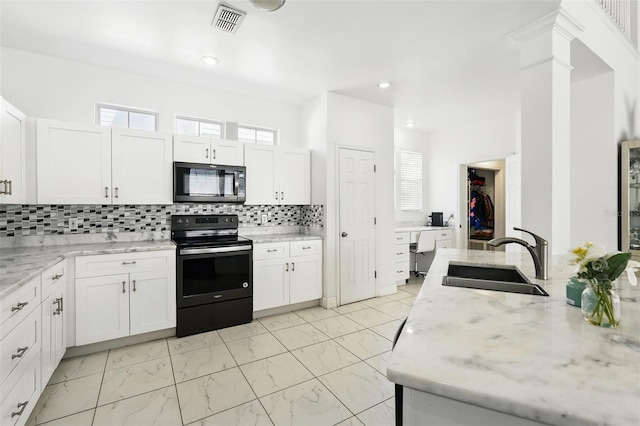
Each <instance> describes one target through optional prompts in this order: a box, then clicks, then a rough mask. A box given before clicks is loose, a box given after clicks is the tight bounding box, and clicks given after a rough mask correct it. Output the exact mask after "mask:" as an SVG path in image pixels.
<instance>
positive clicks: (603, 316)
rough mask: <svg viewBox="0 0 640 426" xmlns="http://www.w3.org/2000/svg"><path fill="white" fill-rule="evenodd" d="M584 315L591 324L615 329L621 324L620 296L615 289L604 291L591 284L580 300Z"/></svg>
mask: <svg viewBox="0 0 640 426" xmlns="http://www.w3.org/2000/svg"><path fill="white" fill-rule="evenodd" d="M580 301H581V305H582V306H581V308H580V309H582V315H583V316H584V320H585V321H586V322H588V323H589V324H593V325H599V326H600V327H612V328H615V327H617V326H618V325H619V324H620V319H621V318H622V312H621V310H620V296H618V293H616V290H615V287H613V288H612V289H610V290H604V289H602V288H601V287H599V286H597V285H592V284H589V285H587V287H586V288H585V289H584V291H583V292H582V297H581V298H580Z"/></svg>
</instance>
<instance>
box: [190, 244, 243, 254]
mask: <svg viewBox="0 0 640 426" xmlns="http://www.w3.org/2000/svg"><path fill="white" fill-rule="evenodd" d="M246 250H251V246H250V245H247V246H235V247H209V248H191V249H182V250H180V254H207V253H228V252H233V251H246Z"/></svg>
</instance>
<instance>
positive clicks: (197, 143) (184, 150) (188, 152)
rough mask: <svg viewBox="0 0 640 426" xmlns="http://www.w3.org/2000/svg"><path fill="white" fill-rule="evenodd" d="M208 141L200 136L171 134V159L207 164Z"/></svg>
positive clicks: (208, 155) (209, 148) (208, 159)
mask: <svg viewBox="0 0 640 426" xmlns="http://www.w3.org/2000/svg"><path fill="white" fill-rule="evenodd" d="M210 141H211V139H209V138H205V137H202V136H187V135H173V161H181V162H184V163H203V164H209V163H210V158H211V146H210V145H211V142H210Z"/></svg>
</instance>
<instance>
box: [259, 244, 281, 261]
mask: <svg viewBox="0 0 640 426" xmlns="http://www.w3.org/2000/svg"><path fill="white" fill-rule="evenodd" d="M285 257H289V243H288V242H282V243H267V244H255V245H254V246H253V260H267V259H280V258H285Z"/></svg>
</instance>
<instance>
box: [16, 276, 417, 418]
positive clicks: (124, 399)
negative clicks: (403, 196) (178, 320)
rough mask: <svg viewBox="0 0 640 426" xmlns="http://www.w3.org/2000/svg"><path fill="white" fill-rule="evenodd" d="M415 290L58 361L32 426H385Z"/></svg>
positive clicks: (408, 288)
mask: <svg viewBox="0 0 640 426" xmlns="http://www.w3.org/2000/svg"><path fill="white" fill-rule="evenodd" d="M421 281H422V279H420V280H419V281H418V280H413V279H412V280H410V282H409V284H408V285H406V286H401V287H399V291H398V293H396V294H394V295H391V296H384V297H379V298H376V299H369V300H365V301H362V302H356V303H353V304H350V305H345V306H341V307H339V308H337V309H330V310H326V309H324V308H321V307H313V308H308V309H303V310H300V311H295V312H290V313H286V314H280V315H274V316H270V317H266V318H260V319H259V320H254V321H253V322H252V323H251V324H244V325H240V326H236V327H231V328H227V329H224V330H218V331H212V332H208V333H202V334H198V335H194V336H189V337H184V338H181V339H178V338H175V337H174V338H168V339H161V340H156V341H152V342H147V343H142V344H138V345H132V346H127V347H124V348H120V349H114V350H111V351H106V352H101V353H96V354H92V355H87V356H83V357H77V358H69V359H65V360H63V361H62V363H61V364H60V366H59V367H58V368H57V370H56V371H55V373H54V375H53V377H52V378H51V380H50V381H49V383H48V385H47V386H46V388H45V390H44V392H43V394H42V396H41V397H40V400H39V401H38V403H37V405H36V407H35V409H34V411H33V413H32V414H31V417H30V419H29V421H28V422H27V426H34V425H41V424H42V425H48V426H54V425H55V426H61V425H64V426H76V425H78V426H91V425H94V426H97V425H105V426H116V425H118V426H120V425H135V426H146V425H167V426H173V425H225V426H226V425H275V426H280V425H305V426H307V425H367V426H384V425H390V426H391V425H393V424H394V421H395V420H394V419H395V415H394V396H393V395H394V388H393V384H392V383H391V382H389V381H388V380H387V378H386V363H387V361H388V359H389V356H390V354H391V342H392V339H393V337H394V335H395V332H396V329H397V328H398V326H399V325H400V323H401V321H402V319H404V318H405V317H406V315H407V314H408V312H409V310H410V308H411V305H412V304H413V301H414V300H415V297H416V294H417V293H418V291H419V290H420V285H421V284H420V283H421Z"/></svg>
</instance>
